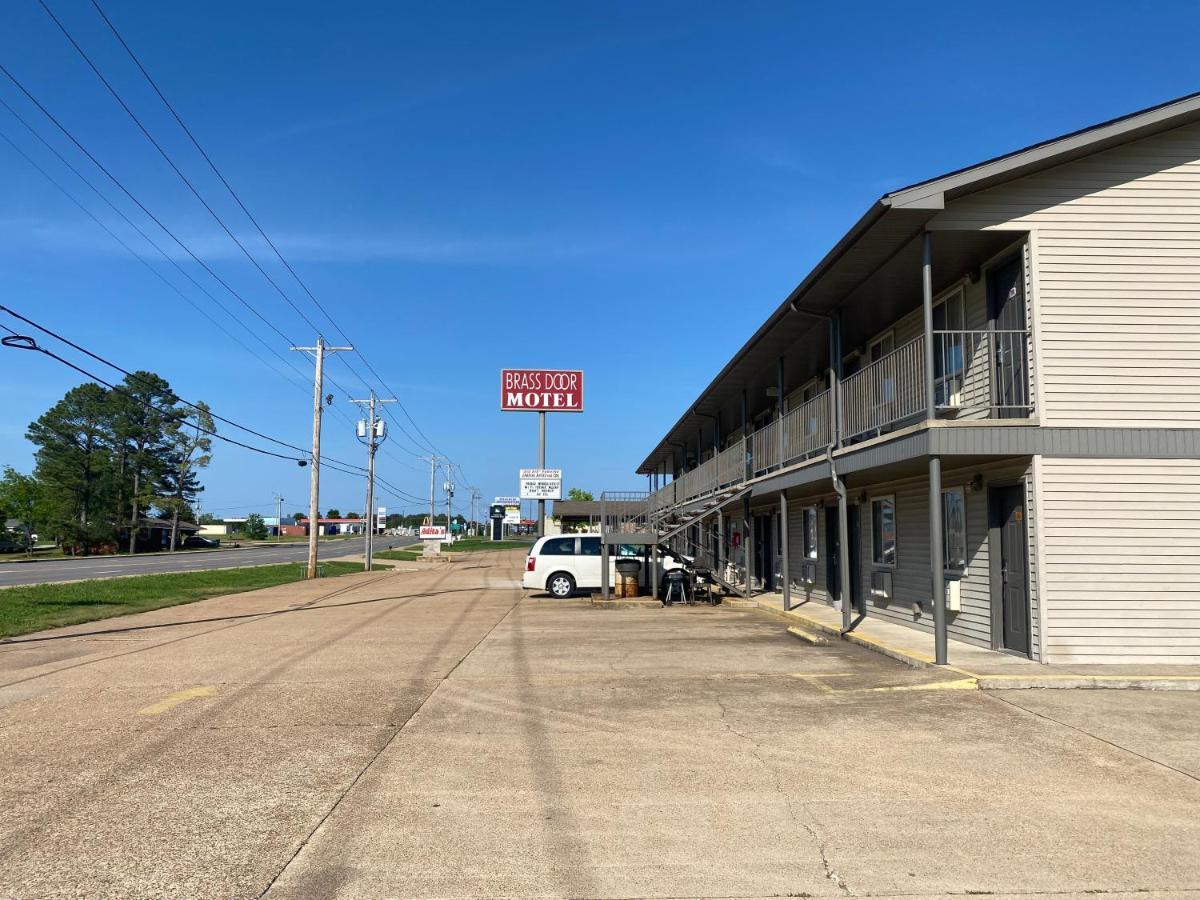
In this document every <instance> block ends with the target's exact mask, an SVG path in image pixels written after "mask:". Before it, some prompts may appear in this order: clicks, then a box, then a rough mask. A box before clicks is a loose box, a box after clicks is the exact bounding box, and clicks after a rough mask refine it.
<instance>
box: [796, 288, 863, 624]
mask: <svg viewBox="0 0 1200 900" xmlns="http://www.w3.org/2000/svg"><path fill="white" fill-rule="evenodd" d="M790 308H791V310H792V311H793V312H798V313H800V314H801V315H805V316H812V317H813V318H820V319H825V320H826V321H827V322H828V323H829V370H828V372H829V399H830V403H831V406H832V409H831V411H830V417H829V426H830V432H831V433H830V435H829V443H828V444H827V445H826V447H825V460H826V462H827V463H828V464H829V479H830V481H831V482H832V483H833V490H834V492H835V493H836V494H837V498H838V547H839V552H838V588H839V589H838V594H839V595H840V596H839V597H838V602H839V603H841V605H842V634H846V633H847V632H849V631H851V630H852V627H853V620H852V616H851V613H852V610H851V597H853V591H852V589H851V586H850V522H849V518H850V515H849V509H848V507H849V498H848V497H847V496H846V483H845V481H843V480H842V478H841V477H839V475H838V473H837V461H836V460H835V459H834V456H833V451H834V450H836V449H838V448H839V447H840V446H841V444H842V400H841V396H840V394H841V384H842V317H841V315H840V314H839V313H832V314H829V313H815V312H809V311H807V310H802V309H797V308H796V304H795V302H793V303H792V304H791V307H790Z"/></svg>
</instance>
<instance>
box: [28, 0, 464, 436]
mask: <svg viewBox="0 0 1200 900" xmlns="http://www.w3.org/2000/svg"><path fill="white" fill-rule="evenodd" d="M38 2H39V3H40V4H41V6H42V8H43V9H45V10H46V13H47V14H48V15H49V16H50V18H51V19H53V20H54V22H55V24H56V25H58V27H59V29H60V30H61V31H62V32H63V34H64V35H65V36H66V37H67V40H69V41H70V42H71V44H72V46H74V47H75V49H76V50H77V51H78V53H79V54H80V56H82V57H83V59H84V60H85V61H86V62H87V63H88V65H89V66H90V67H91V69H92V71H93V72H95V73H96V76H97V77H98V78H100V80H101V82H103V83H104V85H105V87H107V88H108V90H109V92H110V93H111V94H112V95H113V97H114V98H115V99H116V100H117V102H118V103H120V105H121V107H122V108H123V109H124V110H125V111H126V112H127V113H128V114H129V115H130V117H131V118H132V119H133V120H134V122H136V123H137V125H138V127H139V128H140V129H141V130H142V133H143V134H145V136H146V138H147V139H148V140H149V141H150V142H151V143H152V144H153V145H154V146H155V148H156V149H157V150H158V151H159V153H160V154H162V156H163V158H164V159H166V160H167V162H168V164H169V165H170V166H171V168H172V169H174V170H175V172H176V173H177V174H178V175H179V177H180V178H181V179H183V181H184V183H185V184H187V186H188V187H189V188H190V189H191V190H192V193H193V194H195V195H196V198H197V199H198V200H200V202H201V203H203V204H204V207H205V209H207V210H208V211H209V212H210V213H211V214H212V215H213V217H214V218H216V219H217V221H218V223H219V224H220V225H221V227H222V228H224V229H225V232H226V233H227V234H229V236H230V237H231V238H232V239H233V240H234V241H235V242H236V243H237V244H238V246H239V247H241V249H242V252H243V253H246V255H247V257H250V254H249V251H247V250H246V248H245V247H244V246H243V245H242V243H241V242H240V241H238V239H237V238H236V237H235V236H234V235H233V233H232V232H231V231H230V230H229V228H228V227H226V226H225V223H224V222H222V221H221V220H220V218H219V217H218V216H217V215H216V213H215V212H213V210H212V208H211V207H210V206H209V205H208V203H207V202H205V201H204V199H203V198H202V197H201V196H200V194H199V193H198V192H197V191H196V189H195V188H194V187H192V184H191V182H190V181H188V180H187V178H186V177H184V175H183V173H182V172H181V171H180V170H179V168H178V167H177V166H176V165H175V163H174V162H173V161H172V160H171V158H170V157H169V156H168V155H167V154H166V152H165V151H164V150H163V149H162V147H161V146H160V145H159V144H158V142H157V141H155V140H154V138H153V137H152V136H151V135H150V133H149V132H148V131H147V130H146V128H145V127H144V126H143V125H142V123H141V122H140V120H138V118H137V116H135V115H134V114H133V112H132V110H130V109H129V107H128V105H127V104H126V103H125V101H124V100H123V99H122V98H121V96H120V95H119V94H118V93H117V91H116V90H115V89H114V88H113V87H112V85H111V84H109V82H108V80H107V79H105V78H104V76H103V75H102V74H101V73H100V71H99V69H98V68H97V67H96V66H95V64H93V63H92V61H91V59H90V58H89V57H88V56H87V54H86V53H85V52H84V51H83V49H82V48H81V47H80V46H79V44H78V43H77V42H76V41H75V39H74V38H73V37H71V34H70V33H69V32H68V31H67V29H66V28H65V27H64V26H63V24H62V23H61V22H60V21H59V20H58V18H57V17H56V16H55V15H54V13H53V12H51V10H50V8H49V6H47V5H46V2H45V0H38ZM91 2H92V6H93V7H94V8H95V9H96V12H97V13H98V14H99V15H100V18H101V19H102V20H103V21H104V24H105V25H107V26H108V28H109V30H110V31H111V32H112V34H113V36H114V37H115V38H116V39H117V41H118V43H120V45H121V47H122V48H124V50H125V52H126V54H128V56H129V58H130V60H132V62H133V64H134V65H135V66H136V67H137V69H138V71H139V72H141V74H142V76H143V77H144V78H145V79H146V81H147V83H148V84H149V85H150V87H151V88H152V89H153V90H154V93H155V94H157V95H158V98H159V99H160V100H161V101H162V103H163V105H164V106H165V107H166V108H167V110H168V111H169V112H170V114H171V116H172V118H174V119H175V122H176V123H177V124H178V125H179V127H180V128H181V129H182V130H183V133H184V134H185V135H187V137H188V139H189V140H190V141H191V142H192V145H193V146H194V147H195V148H196V150H197V151H198V152H199V153H200V155H201V157H203V159H204V161H205V162H206V163H207V164H208V166H209V168H210V169H212V172H213V174H214V175H216V176H217V178H218V179H219V180H220V182H221V184H222V185H224V186H225V189H226V190H227V191H229V194H230V196H231V197H233V199H234V202H236V203H237V205H238V208H240V209H241V210H242V212H243V213H245V215H246V218H248V219H249V220H250V222H251V224H253V225H254V228H255V230H256V231H257V232H258V233H259V235H261V236H262V238H263V240H264V241H266V243H267V246H268V247H270V248H271V251H272V252H273V253H274V254H275V256H276V258H278V260H279V261H280V263H282V264H283V266H284V267H285V268H286V269H287V271H288V272H289V274H291V276H292V278H293V279H294V280H295V281H296V283H297V284H298V285H299V286H300V288H301V289H302V290H303V291H304V293H305V294H307V295H308V297H309V299H310V300H312V302H313V304H314V305H315V306H316V307H317V309H319V310H320V311H321V313H322V314H323V315H324V316H325V318H326V319H328V320H329V322H330V324H332V325H333V327H334V328H335V329H336V330H337V332H338V333H339V334H340V335H341V337H342V339H343V340H344V341H346V343H347V344H351V345H355V342H354V341H352V340H351V339H350V337H349V336H348V335H347V334H346V332H345V330H344V329H343V328H342V327H341V325H339V324H338V322H337V320H335V319H334V318H333V315H332V314H331V313H330V312H329V310H328V309H326V308H325V306H324V304H322V303H321V301H320V300H318V299H317V297H316V295H315V294H314V293H313V292H312V290H311V289H310V288H309V287H308V285H307V284H306V283H305V282H304V280H303V279H302V278H301V277H300V275H299V273H297V272H296V270H295V268H293V267H292V265H291V263H289V262H288V261H287V259H286V258H285V257H284V255H283V254H282V253H281V252H280V250H279V248H278V247H277V246H276V245H275V242H274V241H272V240H271V237H270V235H268V234H267V232H266V230H265V229H264V228H263V227H262V225H261V224H260V223H259V221H258V219H257V218H255V216H254V215H253V213H251V212H250V210H249V208H248V207H247V206H246V204H245V203H244V202H243V201H242V198H241V197H240V196H239V195H238V193H237V191H236V190H234V188H233V185H232V184H230V182H229V180H228V179H227V178H226V177H225V175H224V173H222V172H221V170H220V168H218V166H217V164H216V163H215V162H214V161H213V159H212V157H211V156H209V154H208V152H207V151H206V150H205V149H204V147H203V146H202V145H201V143H200V141H199V139H198V138H197V137H196V136H195V134H194V133H193V132H192V130H191V129H190V128H189V127H188V126H187V124H186V123H185V122H184V121H183V117H182V116H180V114H179V112H178V111H177V110H176V109H175V107H174V106H173V105H172V104H171V102H170V101H169V100H168V99H167V97H166V95H165V94H164V93H163V91H162V89H161V88H160V87H159V86H158V83H157V82H156V81H155V80H154V78H153V77H152V76H151V75H150V73H149V71H147V69H146V67H145V66H144V65H142V61H141V60H140V59H139V58H138V56H137V54H136V53H134V51H133V48H132V47H130V46H129V43H128V42H127V41H126V40H125V38H124V37H123V36H122V35H121V33H120V31H119V30H118V29H117V27H116V25H114V24H113V22H112V20H111V19H110V18H109V17H108V15H107V14H106V13H105V12H104V9H103V8H102V7H101V6H100V3H99V2H98V0H91ZM250 259H251V261H252V262H254V265H255V267H256V268H257V269H258V270H259V271H260V272H262V273H263V276H264V277H266V278H267V280H268V281H270V282H271V285H272V286H273V287H274V288H275V289H276V290H277V291H278V292H279V293H280V295H281V296H283V297H284V299H285V300H287V302H288V304H289V305H291V306H292V308H293V309H296V307H295V304H293V303H292V301H291V299H290V298H289V297H288V296H287V295H286V294H285V293H284V292H283V290H282V289H281V288H280V287H279V286H278V285H277V284H276V283H275V282H274V280H272V279H271V277H270V276H269V275H268V274H267V273H266V271H265V270H263V268H262V267H261V266H260V265H259V264H258V263H257V262H256V261H254V259H253V257H250ZM297 312H299V310H298V309H297ZM300 315H301V316H302V317H303V318H304V320H305V321H306V322H309V324H310V325H311V324H312V323H311V321H310V320H309V319H308V318H307V317H306V316H304V314H303V313H300ZM313 327H314V328H315V327H316V326H313ZM355 346H356V345H355ZM355 352H356V353H357V354H358V356H359V358H360V359H361V360H362V361H363V364H364V365H365V366H366V367H367V369H368V371H370V373H371V374H372V375H373V376H375V378H376V379H377V380H378V381H379V383H380V385H382V387H383V388H384V390H385V392H386V393H388V394H390V395H392V396H394V397H395V396H398V394H397V392H396V391H393V390H392V389H391V388H390V387H389V386H388V384H387V382H385V381H384V379H383V376H381V375H380V374H379V372H378V371H377V370H376V369H375V367H374V366H372V365H371V362H370V360H368V359H367V357H366V355H365V354H364V353H363V352H362V351H361V350H356V351H355ZM343 362H344V363H345V364H346V367H347V368H348V369H350V371H351V372H352V373H353V374H354V375H355V377H357V378H358V380H359V381H361V382H362V383H363V386H364V387H366V388H368V389H370V385H369V384H367V381H366V379H364V378H363V377H362V376H361V375H360V374H359V373H358V372H357V371H356V370H355V369H354V367H353V366H351V365H350V363H349V361H348V360H345V359H343ZM330 381H331V382H332V379H330ZM332 383H334V384H336V382H332ZM397 404H398V405H399V407H400V409H401V411H402V412H403V413H404V415H405V418H407V419H408V420H409V422H410V423H411V424H412V427H413V428H414V429H415V430H416V431H417V433H418V434H420V435H421V437H422V438H423V439H424V442H425V445H426V447H428V449H429V450H431V451H432V452H434V453H437V454H439V455H444V454H442V453H441V451H440V450H439V449H438V448H437V447H436V446H435V445H434V444H433V442H432V441H431V440H430V439H429V436H428V435H426V434H425V432H424V431H422V429H421V426H420V425H418V424H417V422H416V420H415V419H413V417H412V415H411V414H410V413H409V412H408V409H407V408H406V407H405V406H404V404H403V403H402V402H400V401H399V400H397ZM384 414H385V415H387V417H388V418H389V419H392V421H393V422H394V424H395V425H396V427H397V428H399V429H400V431H401V432H402V433H403V434H404V435H406V436H407V437H408V438H409V439H410V440H411V441H412V442H413V443H414V444H416V445H418V446H420V443H421V442H420V441H418V440H417V439H416V438H414V437H413V436H412V434H410V433H409V432H408V430H407V429H405V428H404V426H403V424H402V423H401V422H400V421H399V420H397V419H396V418H395V417H394V416H392V415H391V414H390V413H388V412H387V410H384Z"/></svg>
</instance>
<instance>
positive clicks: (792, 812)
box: [713, 694, 853, 896]
mask: <svg viewBox="0 0 1200 900" xmlns="http://www.w3.org/2000/svg"><path fill="white" fill-rule="evenodd" d="M713 700H714V701H715V702H716V704H717V707H718V708H719V709H720V710H721V719H720V721H721V725H722V727H724V728H725V730H726V731H728V732H729V733H730V734H733V735H736V736H737V737H738V738H740V739H741V740H743V741H745V742H746V743H747V744H749V745H750V755H751V756H753V757H754V758H755V760H757V761H758V764H759V765H760V766H762V768H763V769H764V770H765V771H766V773H767V774H768V775H769V776H770V777H771V780H772V781H773V782H774V783H775V792H776V793H777V794H779V796H780V797H782V798H783V803H784V806H785V807H787V811H788V818H790V819H791V820H792V822H794V823H795V824H796V825H799V826H800V827H801V828H803V829H804V830H805V831H806V832H808V834H809V836H810V837H811V838H812V839H813V843H814V845H815V846H816V848H817V856H818V857H819V858H820V860H821V869H822V871H824V873H825V877H826V878H827V879H828V880H829V881H832V882H833V883H834V884H835V885H836V886H837V887H838V889H839V890H841V892H842V893H843V894H845V895H847V896H849V895H851V894H852V893H853V892H852V891H851V890H850V886H849V885H848V884H847V883H846V879H845V878H844V877H843V876H842V875H841V874H840V873H839V872H838V871H837V870H836V869H834V867H833V864H832V863H831V862H830V860H829V853H828V840H827V839H826V838H824V837H822V836H821V834H820V832H818V831H817V829H816V828H815V827H814V825H813V823H812V822H809V821H808V819H812V820H813V822H815V821H816V817H815V816H814V815H813V814H812V811H811V810H810V809H809V808H808V806H807V805H806V804H805V803H804V802H803V801H800V802H799V806H800V809H801V810H802V811H803V812H804V813H805V814H806V816H807V818H804V817H801V816H798V815H797V814H796V803H795V802H794V801H793V800H792V798H791V795H790V794H788V792H787V791H786V790H785V789H784V785H783V776H782V775H781V773H780V772H779V771H778V770H777V769H776V768H775V767H774V766H772V765H770V764H769V763H768V762H767V761H766V759H764V758H763V755H762V748H761V747H760V746H759V743H758V741H756V740H755V739H754V738H752V737H750V735H748V734H746V733H745V732H743V731H738V730H737V729H736V728H734V727H733V725H732V724H731V723H730V721H729V717H728V712H729V711H728V709H727V708H726V706H725V704H724V703H723V702H722V700H721V698H720V696H719V695H717V694H714V695H713Z"/></svg>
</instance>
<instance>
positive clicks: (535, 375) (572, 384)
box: [500, 369, 583, 412]
mask: <svg viewBox="0 0 1200 900" xmlns="http://www.w3.org/2000/svg"><path fill="white" fill-rule="evenodd" d="M500 409H502V410H505V411H507V412H583V372H581V371H579V370H576V369H570V370H564V369H502V370H501V371H500Z"/></svg>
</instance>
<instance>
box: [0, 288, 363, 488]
mask: <svg viewBox="0 0 1200 900" xmlns="http://www.w3.org/2000/svg"><path fill="white" fill-rule="evenodd" d="M0 310H3V311H4V312H6V313H8V314H9V315H11V316H13V317H14V318H17V319H19V320H21V321H22V322H25V323H26V324H28V325H32V326H33V327H34V328H36V329H37V330H39V331H41V332H42V333H43V334H47V335H49V336H50V337H53V338H55V339H56V340H58V341H61V342H62V343H64V344H66V345H67V346H69V347H71V348H72V349H74V350H77V351H79V352H80V353H83V354H85V355H86V356H88V357H90V358H92V359H94V360H96V361H97V362H100V363H102V364H104V365H106V366H108V367H109V368H112V369H115V370H116V371H118V372H121V373H122V374H123V375H125V376H127V377H130V378H134V379H138V380H141V379H139V376H137V375H136V374H135V373H133V372H130V371H129V370H128V369H125V368H123V367H122V366H119V365H117V364H116V363H114V362H111V361H110V360H108V359H105V358H104V357H103V356H100V355H99V354H97V353H93V352H92V351H90V350H88V349H87V348H85V347H82V346H80V345H79V344H76V343H75V342H73V341H71V340H69V339H67V338H65V337H63V336H62V335H59V334H57V333H56V332H54V331H51V330H50V329H48V328H45V327H44V326H42V325H39V324H38V323H37V322H34V321H33V320H32V319H29V318H27V317H25V316H23V315H21V314H19V313H17V312H15V311H13V310H11V309H9V308H8V307H7V306H3V305H0ZM0 328H3V329H4V330H5V331H7V332H8V333H9V335H10V336H11V338H20V339H21V340H20V341H19V342H14V341H13V340H10V339H9V338H6V339H5V346H7V347H10V348H14V349H20V350H37V351H39V352H41V353H44V354H45V355H46V356H49V357H50V358H51V359H54V360H57V361H58V362H60V363H62V364H63V365H65V366H67V367H68V368H71V369H74V370H75V371H76V372H78V373H80V374H81V375H84V376H86V377H88V378H90V379H92V380H93V381H95V382H97V383H99V384H102V385H104V386H105V387H107V388H110V389H111V390H114V391H116V392H117V393H119V394H123V395H124V396H127V397H129V398H130V399H132V400H136V401H137V402H139V403H141V404H142V405H144V406H146V407H147V408H150V409H154V410H156V411H158V412H161V413H164V414H167V415H177V414H178V411H177V410H170V409H163V408H161V407H157V406H155V405H154V404H152V403H149V402H148V401H145V400H142V399H141V398H140V397H136V396H134V395H133V394H131V393H130V392H129V391H127V390H126V389H124V388H122V387H121V386H119V385H115V384H112V383H111V382H109V381H106V380H105V379H103V378H101V377H100V376H99V375H96V374H95V373H94V372H89V371H88V370H87V369H84V368H82V367H80V366H77V365H75V363H73V362H71V361H70V360H68V359H65V358H63V357H61V356H59V355H58V354H57V353H54V352H53V351H51V350H48V349H46V348H45V347H43V346H41V345H40V344H38V343H37V341H35V340H34V339H33V338H31V337H27V336H25V335H21V334H18V333H17V332H15V331H13V330H12V329H11V328H9V327H8V326H7V325H0ZM172 397H173V399H174V400H175V401H177V402H179V403H182V404H184V405H185V406H189V407H191V408H192V409H199V408H200V404H197V403H192V402H190V401H188V400H184V399H183V398H181V397H179V396H178V395H176V394H174V392H172ZM208 412H209V415H211V416H212V418H214V419H216V420H218V421H221V422H224V423H226V424H228V425H232V426H233V427H235V428H238V429H240V430H242V431H245V432H247V433H249V434H252V435H254V436H255V437H258V438H262V439H263V440H266V441H270V442H271V443H274V444H277V445H279V446H281V447H285V448H287V449H290V450H295V451H297V452H299V453H301V454H302V455H303V456H302V458H304V457H306V456H307V455H308V451H307V450H305V449H304V448H303V447H297V446H296V445H295V444H289V443H288V442H287V441H283V440H280V439H279V438H273V437H271V436H270V435H267V434H263V433H262V432H260V431H256V430H255V429H253V428H249V427H248V426H245V425H242V424H240V423H238V422H235V421H234V420H232V419H228V418H226V417H224V416H220V415H218V414H216V413H214V412H212V410H211V409H210V410H208ZM192 424H193V425H194V427H195V428H196V429H197V430H199V431H201V432H203V433H204V434H207V435H210V436H212V437H215V438H218V439H219V440H222V441H225V442H227V443H230V444H234V445H236V446H239V447H243V448H244V449H247V450H253V451H254V452H255V453H261V454H264V455H267V456H274V457H277V458H279V459H287V460H296V459H297V458H296V457H295V456H290V455H286V454H282V453H276V452H274V451H271V450H264V449H263V448H261V447H255V446H253V445H251V444H246V443H244V442H242V441H238V440H235V439H234V438H230V437H227V436H225V435H223V434H219V433H218V432H217V431H216V430H215V429H208V428H204V427H203V426H201V425H200V423H199V422H198V421H197V422H195V423H192ZM333 461H334V462H335V463H338V464H339V465H343V466H347V467H349V468H351V469H357V470H358V471H356V472H347V473H346V474H353V475H361V474H362V473H364V472H365V471H366V470H365V469H362V468H361V467H359V466H356V465H354V464H353V463H346V462H342V461H341V460H333Z"/></svg>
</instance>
